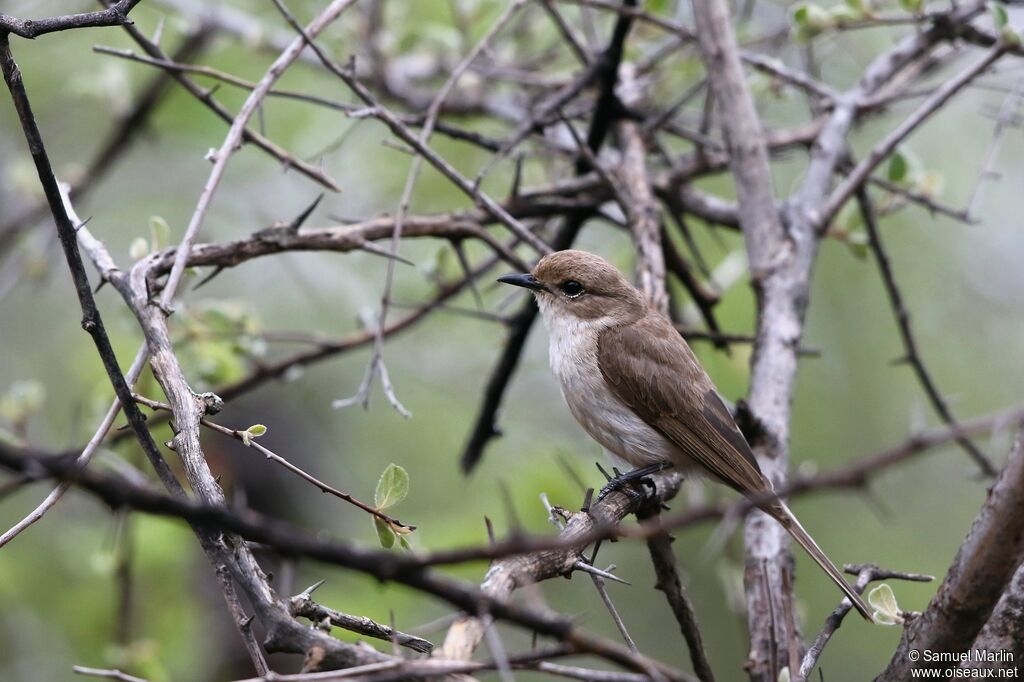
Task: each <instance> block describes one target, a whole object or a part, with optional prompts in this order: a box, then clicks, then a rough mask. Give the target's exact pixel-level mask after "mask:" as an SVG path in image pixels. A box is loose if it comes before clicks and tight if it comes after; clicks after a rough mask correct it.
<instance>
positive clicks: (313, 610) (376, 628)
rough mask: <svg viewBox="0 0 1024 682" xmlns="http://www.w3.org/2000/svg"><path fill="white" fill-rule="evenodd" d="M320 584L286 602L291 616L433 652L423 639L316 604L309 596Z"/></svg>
mask: <svg viewBox="0 0 1024 682" xmlns="http://www.w3.org/2000/svg"><path fill="white" fill-rule="evenodd" d="M320 584H321V583H317V584H316V585H314V586H313V587H311V588H310V589H307V590H305V591H304V592H302V593H300V594H297V595H295V596H294V597H292V598H291V599H289V600H288V608H289V610H290V611H291V613H292V615H293V616H301V617H302V618H308V619H309V620H311V621H313V623H314V624H320V623H322V622H324V621H327V622H329V623H330V624H331V625H333V626H335V627H339V628H342V629H344V630H349V631H351V632H358V633H359V634H361V635H366V636H367V637H373V638H374V639H382V640H384V641H386V642H394V643H395V644H398V645H399V646H404V647H408V648H409V649H412V650H413V651H418V652H419V653H421V654H429V653H430V652H431V651H432V650H433V648H434V645H433V644H431V643H430V642H428V641H427V640H425V639H422V638H420V637H414V636H413V635H409V634H406V633H404V632H401V631H399V630H395V629H394V628H390V627H388V626H386V625H381V624H380V623H377V622H376V621H373V620H370V619H369V618H365V617H363V616H352V615H349V614H347V613H341V612H340V611H335V610H334V609H330V608H327V607H326V606H323V605H322V604H318V603H316V602H315V601H313V598H312V597H311V596H310V595H311V593H312V591H313V589H315V588H316V587H319V586H320Z"/></svg>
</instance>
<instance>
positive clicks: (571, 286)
mask: <svg viewBox="0 0 1024 682" xmlns="http://www.w3.org/2000/svg"><path fill="white" fill-rule="evenodd" d="M560 288H561V289H562V293H563V294H565V295H566V296H568V297H569V298H576V297H577V296H579V295H580V294H582V293H583V285H582V284H580V283H579V282H577V281H576V280H574V279H570V280H568V281H566V282H562V286H561V287H560Z"/></svg>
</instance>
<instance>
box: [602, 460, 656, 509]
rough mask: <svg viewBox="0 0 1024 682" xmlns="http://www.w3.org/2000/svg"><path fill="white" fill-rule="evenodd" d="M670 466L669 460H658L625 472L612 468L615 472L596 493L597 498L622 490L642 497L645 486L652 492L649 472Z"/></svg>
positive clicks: (652, 472)
mask: <svg viewBox="0 0 1024 682" xmlns="http://www.w3.org/2000/svg"><path fill="white" fill-rule="evenodd" d="M671 467H672V464H671V463H670V462H659V463H658V464H651V465H648V466H644V467H639V468H637V469H633V470H632V471H627V472H626V473H620V472H619V470H618V469H614V468H613V469H612V471H614V472H615V477H614V478H611V479H609V481H608V483H606V484H605V486H604V487H603V488H601V491H600V492H599V493H598V494H597V500H598V502H600V501H601V500H603V499H604V498H605V497H607V496H608V495H610V494H611V493H613V492H617V491H622V492H624V493H626V494H627V495H629V496H631V497H633V496H638V497H641V498H642V497H644V496H645V495H646V493H647V491H646V490H645V487H646V488H650V492H652V493H653V492H654V490H655V485H654V481H653V480H652V479H651V478H650V476H651V474H656V473H658V472H660V471H664V470H665V469H669V468H671ZM638 488H639V489H638Z"/></svg>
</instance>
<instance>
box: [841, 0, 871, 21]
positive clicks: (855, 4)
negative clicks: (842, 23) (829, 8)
mask: <svg viewBox="0 0 1024 682" xmlns="http://www.w3.org/2000/svg"><path fill="white" fill-rule="evenodd" d="M846 7H847V8H849V10H850V12H851V13H852V14H854V15H855V16H856V17H857V18H858V19H862V18H864V17H866V16H870V15H871V0H846ZM833 12H835V8H833Z"/></svg>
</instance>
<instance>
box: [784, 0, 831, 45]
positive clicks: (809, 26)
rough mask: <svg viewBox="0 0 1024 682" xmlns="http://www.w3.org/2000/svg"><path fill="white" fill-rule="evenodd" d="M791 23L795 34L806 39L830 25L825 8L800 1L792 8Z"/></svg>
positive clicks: (829, 17) (829, 18)
mask: <svg viewBox="0 0 1024 682" xmlns="http://www.w3.org/2000/svg"><path fill="white" fill-rule="evenodd" d="M793 24H794V25H795V26H796V30H797V36H798V37H800V38H801V39H804V40H806V39H807V38H813V37H814V36H816V35H818V34H819V33H821V32H822V31H825V30H828V29H829V28H831V27H832V17H831V16H829V13H828V11H827V10H825V9H824V8H822V7H819V6H818V5H815V4H814V3H811V2H802V3H800V4H799V5H797V6H796V7H795V8H794V9H793Z"/></svg>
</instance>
